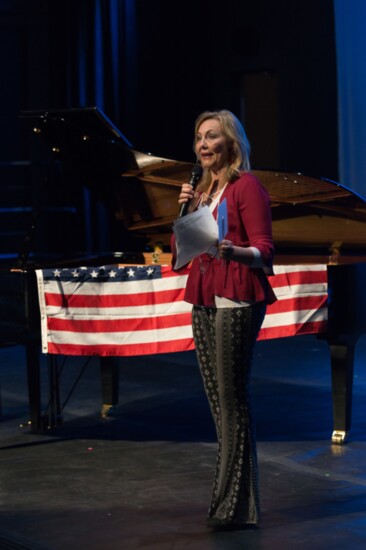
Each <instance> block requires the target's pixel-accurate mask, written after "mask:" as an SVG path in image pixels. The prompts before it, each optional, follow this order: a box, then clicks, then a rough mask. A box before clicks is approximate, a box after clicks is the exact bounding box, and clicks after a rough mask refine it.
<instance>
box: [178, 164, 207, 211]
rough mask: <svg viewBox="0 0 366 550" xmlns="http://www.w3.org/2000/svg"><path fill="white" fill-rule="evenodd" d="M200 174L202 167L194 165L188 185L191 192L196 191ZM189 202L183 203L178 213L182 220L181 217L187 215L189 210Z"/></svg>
mask: <svg viewBox="0 0 366 550" xmlns="http://www.w3.org/2000/svg"><path fill="white" fill-rule="evenodd" d="M202 172H203V170H202V166H201V165H200V164H195V165H194V166H193V168H192V172H191V179H190V181H189V183H190V185H192V187H193V190H194V189H196V186H197V183H198V182H199V180H200V179H201V176H202ZM190 202H191V201H190V200H189V201H187V202H184V203H183V204H182V205H181V207H180V211H179V218H182V217H183V216H185V215H186V214H187V213H188V208H189V205H190Z"/></svg>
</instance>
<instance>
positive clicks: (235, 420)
mask: <svg viewBox="0 0 366 550" xmlns="http://www.w3.org/2000/svg"><path fill="white" fill-rule="evenodd" d="M265 311H266V305H265V304H264V303H263V302H261V303H258V304H254V305H253V306H249V307H233V308H218V309H216V308H203V307H199V306H194V307H193V311H192V324H193V335H194V341H195V346H196V353H197V358H198V363H199V367H200V371H201V375H202V379H203V383H204V388H205V392H206V395H207V398H208V401H209V404H210V408H211V412H212V416H213V419H214V422H215V426H216V431H217V438H218V453H217V464H216V472H215V477H214V484H213V494H212V500H211V504H210V507H209V511H208V521H209V523H210V522H213V521H214V522H219V523H221V524H223V525H226V524H230V525H245V524H254V525H255V524H257V523H258V521H259V514H260V509H259V489H258V468H257V453H256V440H255V433H254V426H253V417H252V412H251V405H250V390H249V383H250V372H251V364H252V357H253V348H254V345H255V342H256V339H257V336H258V332H259V329H260V327H261V325H262V322H263V318H264V315H265Z"/></svg>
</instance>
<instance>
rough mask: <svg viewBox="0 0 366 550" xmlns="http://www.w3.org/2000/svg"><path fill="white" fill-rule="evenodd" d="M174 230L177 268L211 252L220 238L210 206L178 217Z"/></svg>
mask: <svg viewBox="0 0 366 550" xmlns="http://www.w3.org/2000/svg"><path fill="white" fill-rule="evenodd" d="M173 232H174V235H175V243H176V247H177V260H176V262H175V266H174V268H175V269H179V268H181V267H183V266H184V265H187V264H188V263H189V262H190V261H191V260H193V259H194V258H196V257H197V256H199V255H200V254H203V253H205V252H209V251H210V249H212V247H213V246H214V245H215V244H216V243H217V239H218V227H217V223H216V220H215V218H214V217H213V215H212V212H211V210H210V209H209V207H208V206H204V207H203V208H199V209H198V210H196V211H195V212H192V213H191V214H187V215H186V216H183V217H182V218H178V219H176V220H175V221H174V223H173Z"/></svg>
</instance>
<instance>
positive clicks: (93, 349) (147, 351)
mask: <svg viewBox="0 0 366 550" xmlns="http://www.w3.org/2000/svg"><path fill="white" fill-rule="evenodd" d="M192 349H194V343H193V339H192V338H185V339H181V340H170V341H167V342H152V343H149V344H141V343H139V344H123V345H120V346H119V345H105V344H103V345H99V346H83V345H80V344H77V345H74V344H54V343H53V342H49V343H48V350H47V352H48V353H52V354H60V355H97V356H100V357H108V356H130V355H153V354H156V353H173V352H177V351H189V350H192Z"/></svg>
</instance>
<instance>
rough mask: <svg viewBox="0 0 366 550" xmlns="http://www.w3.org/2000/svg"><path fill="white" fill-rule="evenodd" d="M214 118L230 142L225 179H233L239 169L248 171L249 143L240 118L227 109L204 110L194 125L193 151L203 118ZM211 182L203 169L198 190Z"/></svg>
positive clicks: (238, 172) (237, 175)
mask: <svg viewBox="0 0 366 550" xmlns="http://www.w3.org/2000/svg"><path fill="white" fill-rule="evenodd" d="M209 119H215V120H217V121H218V122H219V123H220V126H221V129H222V132H223V134H224V135H225V137H226V138H227V139H228V141H229V142H230V149H231V154H232V156H231V159H230V164H229V165H228V167H227V169H226V170H227V174H226V177H227V181H229V182H231V181H235V180H236V179H237V178H238V177H239V175H240V172H241V171H246V172H249V171H250V160H249V157H250V143H249V141H248V138H247V136H246V133H245V130H244V127H243V125H242V123H241V122H240V120H239V119H238V118H237V117H236V116H235V115H234V114H233V113H232V112H231V111H228V110H225V109H223V110H220V111H204V112H203V113H201V114H200V115H199V116H198V117H197V119H196V122H195V125H194V151H195V153H196V140H197V134H198V130H199V128H200V126H201V124H202V123H203V122H204V121H205V120H209ZM210 182H211V178H210V174H209V173H208V172H207V171H206V170H205V171H204V173H203V176H202V179H201V182H200V184H199V186H198V189H199V190H205V189H206V188H207V187H208V185H209V184H210Z"/></svg>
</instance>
